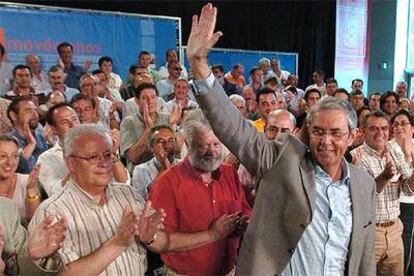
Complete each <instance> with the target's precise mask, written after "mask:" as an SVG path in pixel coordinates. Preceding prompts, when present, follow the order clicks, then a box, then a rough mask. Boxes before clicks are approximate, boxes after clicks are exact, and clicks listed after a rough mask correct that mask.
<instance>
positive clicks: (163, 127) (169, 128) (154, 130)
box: [148, 124, 174, 146]
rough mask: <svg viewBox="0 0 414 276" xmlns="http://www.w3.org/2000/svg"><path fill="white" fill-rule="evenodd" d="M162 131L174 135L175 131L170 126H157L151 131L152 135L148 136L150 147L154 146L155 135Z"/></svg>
mask: <svg viewBox="0 0 414 276" xmlns="http://www.w3.org/2000/svg"><path fill="white" fill-rule="evenodd" d="M160 129H168V130H170V131H171V132H172V133H173V134H174V130H173V129H172V127H171V126H170V125H166V124H160V125H156V126H154V127H152V128H151V130H150V134H149V136H148V145H150V146H152V144H153V143H154V137H153V135H154V133H155V132H156V131H158V130H160Z"/></svg>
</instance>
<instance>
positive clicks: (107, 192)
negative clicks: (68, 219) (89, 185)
mask: <svg viewBox="0 0 414 276" xmlns="http://www.w3.org/2000/svg"><path fill="white" fill-rule="evenodd" d="M110 185H111V184H108V186H107V187H106V188H105V197H106V202H105V204H104V205H107V204H108V202H109V201H110V200H111V199H112V197H113V192H112V190H111V189H110ZM67 189H70V190H71V191H73V192H74V193H76V194H77V196H79V197H80V198H81V200H82V201H84V202H85V203H86V204H88V205H89V206H90V207H101V206H100V205H99V202H97V201H96V200H95V199H94V198H93V197H92V196H91V195H90V194H89V193H88V192H86V191H85V190H83V189H82V188H81V187H80V186H79V185H78V184H77V183H76V182H75V180H73V179H72V178H70V179H69V183H68V184H67Z"/></svg>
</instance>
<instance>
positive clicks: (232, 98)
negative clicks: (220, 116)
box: [229, 94, 246, 104]
mask: <svg viewBox="0 0 414 276" xmlns="http://www.w3.org/2000/svg"><path fill="white" fill-rule="evenodd" d="M229 100H230V101H231V102H232V103H233V104H235V103H243V104H246V100H245V99H244V98H243V97H242V96H240V95H237V94H231V95H230V96H229Z"/></svg>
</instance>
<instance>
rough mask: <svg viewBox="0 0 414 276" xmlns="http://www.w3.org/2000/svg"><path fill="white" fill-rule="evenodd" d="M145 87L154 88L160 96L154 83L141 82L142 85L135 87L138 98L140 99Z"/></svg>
mask: <svg viewBox="0 0 414 276" xmlns="http://www.w3.org/2000/svg"><path fill="white" fill-rule="evenodd" d="M144 89H154V90H155V94H156V95H157V96H158V90H157V87H156V86H155V85H154V84H152V83H146V82H144V83H141V84H140V85H138V86H137V88H135V97H136V98H137V99H139V97H140V96H141V92H142V90H144Z"/></svg>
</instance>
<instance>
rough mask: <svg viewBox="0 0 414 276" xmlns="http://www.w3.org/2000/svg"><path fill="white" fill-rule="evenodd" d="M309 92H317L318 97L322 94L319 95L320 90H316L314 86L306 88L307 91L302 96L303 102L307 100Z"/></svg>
mask: <svg viewBox="0 0 414 276" xmlns="http://www.w3.org/2000/svg"><path fill="white" fill-rule="evenodd" d="M310 93H318V95H319V98H320V97H321V96H322V95H321V91H319V90H318V89H316V88H311V89H309V90H307V91H306V92H305V95H304V96H303V99H304V100H305V102H307V101H308V98H309V95H310Z"/></svg>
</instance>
